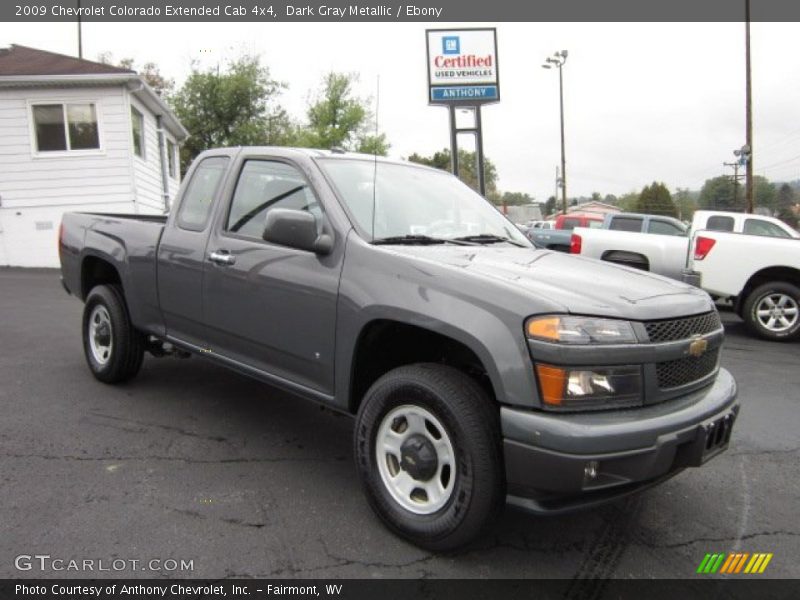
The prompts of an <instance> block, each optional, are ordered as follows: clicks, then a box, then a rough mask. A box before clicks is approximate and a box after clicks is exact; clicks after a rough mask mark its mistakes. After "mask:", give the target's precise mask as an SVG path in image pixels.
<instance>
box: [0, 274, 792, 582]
mask: <svg viewBox="0 0 800 600" xmlns="http://www.w3.org/2000/svg"><path fill="white" fill-rule="evenodd" d="M81 308H82V306H81V304H80V302H79V301H77V300H76V299H75V298H72V297H68V296H67V295H66V294H65V293H64V291H63V290H62V289H61V287H60V285H59V283H58V274H57V272H55V271H22V270H14V269H10V270H9V269H5V270H3V269H0V316H1V318H2V325H1V326H0V348H1V349H0V406H2V418H0V482H2V484H1V485H2V494H0V523H2V535H1V536H0V577H41V576H71V577H79V576H84V577H85V576H101V577H102V576H126V575H133V576H151V577H152V576H160V575H172V576H178V577H200V578H220V577H259V576H260V577H286V578H291V577H313V578H329V577H331V578H332V577H336V578H338V577H343V578H344V577H365V578H373V577H385V578H394V577H448V578H462V577H463V578H467V577H498V578H506V577H508V578H517V577H525V578H528V577H534V578H535V577H554V578H567V579H575V585H576V586H580V585H582V584H581V582H582V581H583V580H584V579H587V578H594V577H621V578H629V577H664V578H667V577H669V578H673V577H674V578H684V577H692V576H695V575H694V573H695V570H696V568H697V566H698V564H699V563H700V561H701V560H702V558H703V556H704V555H705V553H707V552H733V551H742V552H772V553H774V557H773V559H772V561H771V563H770V564H769V567H768V569H767V571H766V573H765V574H764V575H762V576H761V577H767V576H769V577H776V578H777V577H781V578H787V577H792V578H797V577H800V566H798V561H797V557H798V556H800V519H798V507H799V506H800V461H798V456H800V447H798V444H799V442H798V440H800V435H798V430H800V345H799V344H797V343H794V344H788V345H787V344H774V343H768V342H762V341H759V340H756V339H753V338H751V337H749V336H748V335H747V333H746V332H745V330H744V326H743V325H742V324H741V322H739V321H738V319H737V317H735V316H734V315H732V314H730V313H724V314H723V319H724V321H725V324H726V328H727V332H728V339H727V345H726V349H725V351H724V355H723V365H724V366H725V367H726V368H728V369H729V370H730V371H731V372H732V373H733V374H734V376H735V377H736V378H737V380H738V382H739V385H740V398H741V401H742V412H741V416H740V418H739V420H738V422H737V428H736V430H735V431H734V436H733V440H732V445H731V448H730V449H729V450H728V452H727V453H725V454H723V455H722V456H719V457H717V458H715V459H713V460H712V461H711V462H710V463H708V464H707V465H706V466H705V467H704V468H702V469H691V470H687V471H684V472H683V473H682V474H680V475H678V476H677V477H676V478H674V479H672V480H670V481H668V482H667V483H665V484H664V485H661V486H659V487H656V488H654V489H652V490H649V491H647V492H645V493H642V494H640V495H638V496H635V497H633V498H630V499H627V500H624V501H620V502H618V503H616V504H612V505H608V506H604V507H602V508H598V509H595V510H591V511H588V512H583V513H579V514H574V515H571V516H562V517H551V518H533V517H530V516H527V515H525V514H521V513H517V512H514V511H511V510H507V511H506V513H505V515H504V516H503V518H502V519H501V521H500V522H499V523H498V525H497V527H496V530H495V531H494V532H493V533H492V534H490V535H488V536H486V537H484V538H483V539H481V540H479V541H478V542H476V543H474V544H473V545H472V546H470V547H469V548H467V549H465V550H464V551H462V552H459V553H457V554H452V555H445V556H439V555H433V554H430V553H427V552H425V551H422V550H420V549H418V548H416V547H414V546H411V545H409V544H407V543H405V542H403V541H400V540H399V539H397V538H395V537H394V536H393V535H391V534H390V533H389V532H388V531H387V530H386V529H385V528H384V527H383V526H382V525H381V524H380V523H379V522H378V520H377V519H376V518H375V517H374V516H373V514H372V512H371V511H370V509H369V508H368V506H367V503H366V501H365V499H364V496H363V495H362V493H361V489H360V486H359V482H358V480H357V478H356V473H355V469H354V467H353V464H352V451H351V429H352V423H351V420H350V419H349V418H347V417H343V416H338V415H336V414H334V413H332V412H331V411H328V410H323V409H321V408H320V407H318V406H315V405H313V404H311V403H307V402H305V401H302V400H298V399H296V398H293V397H291V396H288V395H287V394H284V393H282V392H279V391H276V390H274V389H272V388H270V387H267V386H265V385H263V384H261V383H258V382H256V381H253V380H250V379H248V378H246V377H243V376H240V375H237V374H234V373H231V372H229V371H227V370H225V369H223V368H221V367H218V366H216V365H213V364H211V363H210V362H208V361H205V360H203V359H199V358H192V359H189V360H179V359H174V358H169V359H161V360H158V359H154V358H152V357H148V358H146V359H145V364H144V367H143V369H142V371H141V373H140V374H139V376H138V378H136V379H135V380H133V381H131V382H130V383H128V384H125V385H122V386H118V387H109V386H106V385H103V384H101V383H99V382H97V381H95V380H94V378H92V377H91V375H90V374H89V371H88V370H87V368H86V365H85V363H84V358H83V353H82V349H81V341H80V315H81ZM33 554H47V555H50V556H52V557H54V558H56V557H59V558H64V559H67V560H68V559H72V558H74V559H79V560H82V559H85V558H94V559H105V560H108V561H111V560H113V559H115V558H122V559H126V560H131V559H140V560H142V561H147V560H150V559H161V560H168V559H175V560H178V561H180V560H181V559H184V560H191V561H193V567H194V569H193V571H187V572H170V573H164V572H156V573H152V572H141V571H139V569H140V568H141V567H139V569H131V570H125V571H121V572H115V573H105V574H104V573H94V574H92V573H79V572H78V573H75V572H52V571H45V572H41V571H40V570H38V568H34V569H32V570H30V571H19V570H17V569H16V568H15V564H14V563H15V557H17V556H18V555H33ZM705 577H708V576H705Z"/></svg>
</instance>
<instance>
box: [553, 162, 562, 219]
mask: <svg viewBox="0 0 800 600" xmlns="http://www.w3.org/2000/svg"><path fill="white" fill-rule="evenodd" d="M560 188H561V177H560V176H559V174H558V165H556V191H555V194H554V195H553V200H555V202H553V212H554V213H556V212H558V190H559V189H560Z"/></svg>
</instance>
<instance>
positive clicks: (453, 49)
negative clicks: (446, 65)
mask: <svg viewBox="0 0 800 600" xmlns="http://www.w3.org/2000/svg"><path fill="white" fill-rule="evenodd" d="M442 54H461V42H459V39H458V36H457V35H450V36H445V37H443V38H442Z"/></svg>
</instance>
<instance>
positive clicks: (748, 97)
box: [744, 0, 755, 213]
mask: <svg viewBox="0 0 800 600" xmlns="http://www.w3.org/2000/svg"><path fill="white" fill-rule="evenodd" d="M744 2H745V4H744V20H745V33H744V46H745V70H746V77H745V79H746V86H747V89H746V91H745V112H746V126H745V127H746V130H747V131H746V134H745V135H746V136H747V140H746V141H745V145H746V146H747V162H746V163H745V173H746V177H745V198H746V200H747V208H746V212H748V213H752V212H753V209H754V206H755V198H754V197H753V81H752V76H751V69H750V0H744Z"/></svg>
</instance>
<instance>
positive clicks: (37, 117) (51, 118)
mask: <svg viewBox="0 0 800 600" xmlns="http://www.w3.org/2000/svg"><path fill="white" fill-rule="evenodd" d="M32 108H33V125H34V129H35V131H36V151H37V152H65V151H70V150H98V149H99V148H100V136H99V134H98V129H97V109H96V108H95V105H94V104H36V105H34V106H33V107H32Z"/></svg>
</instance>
